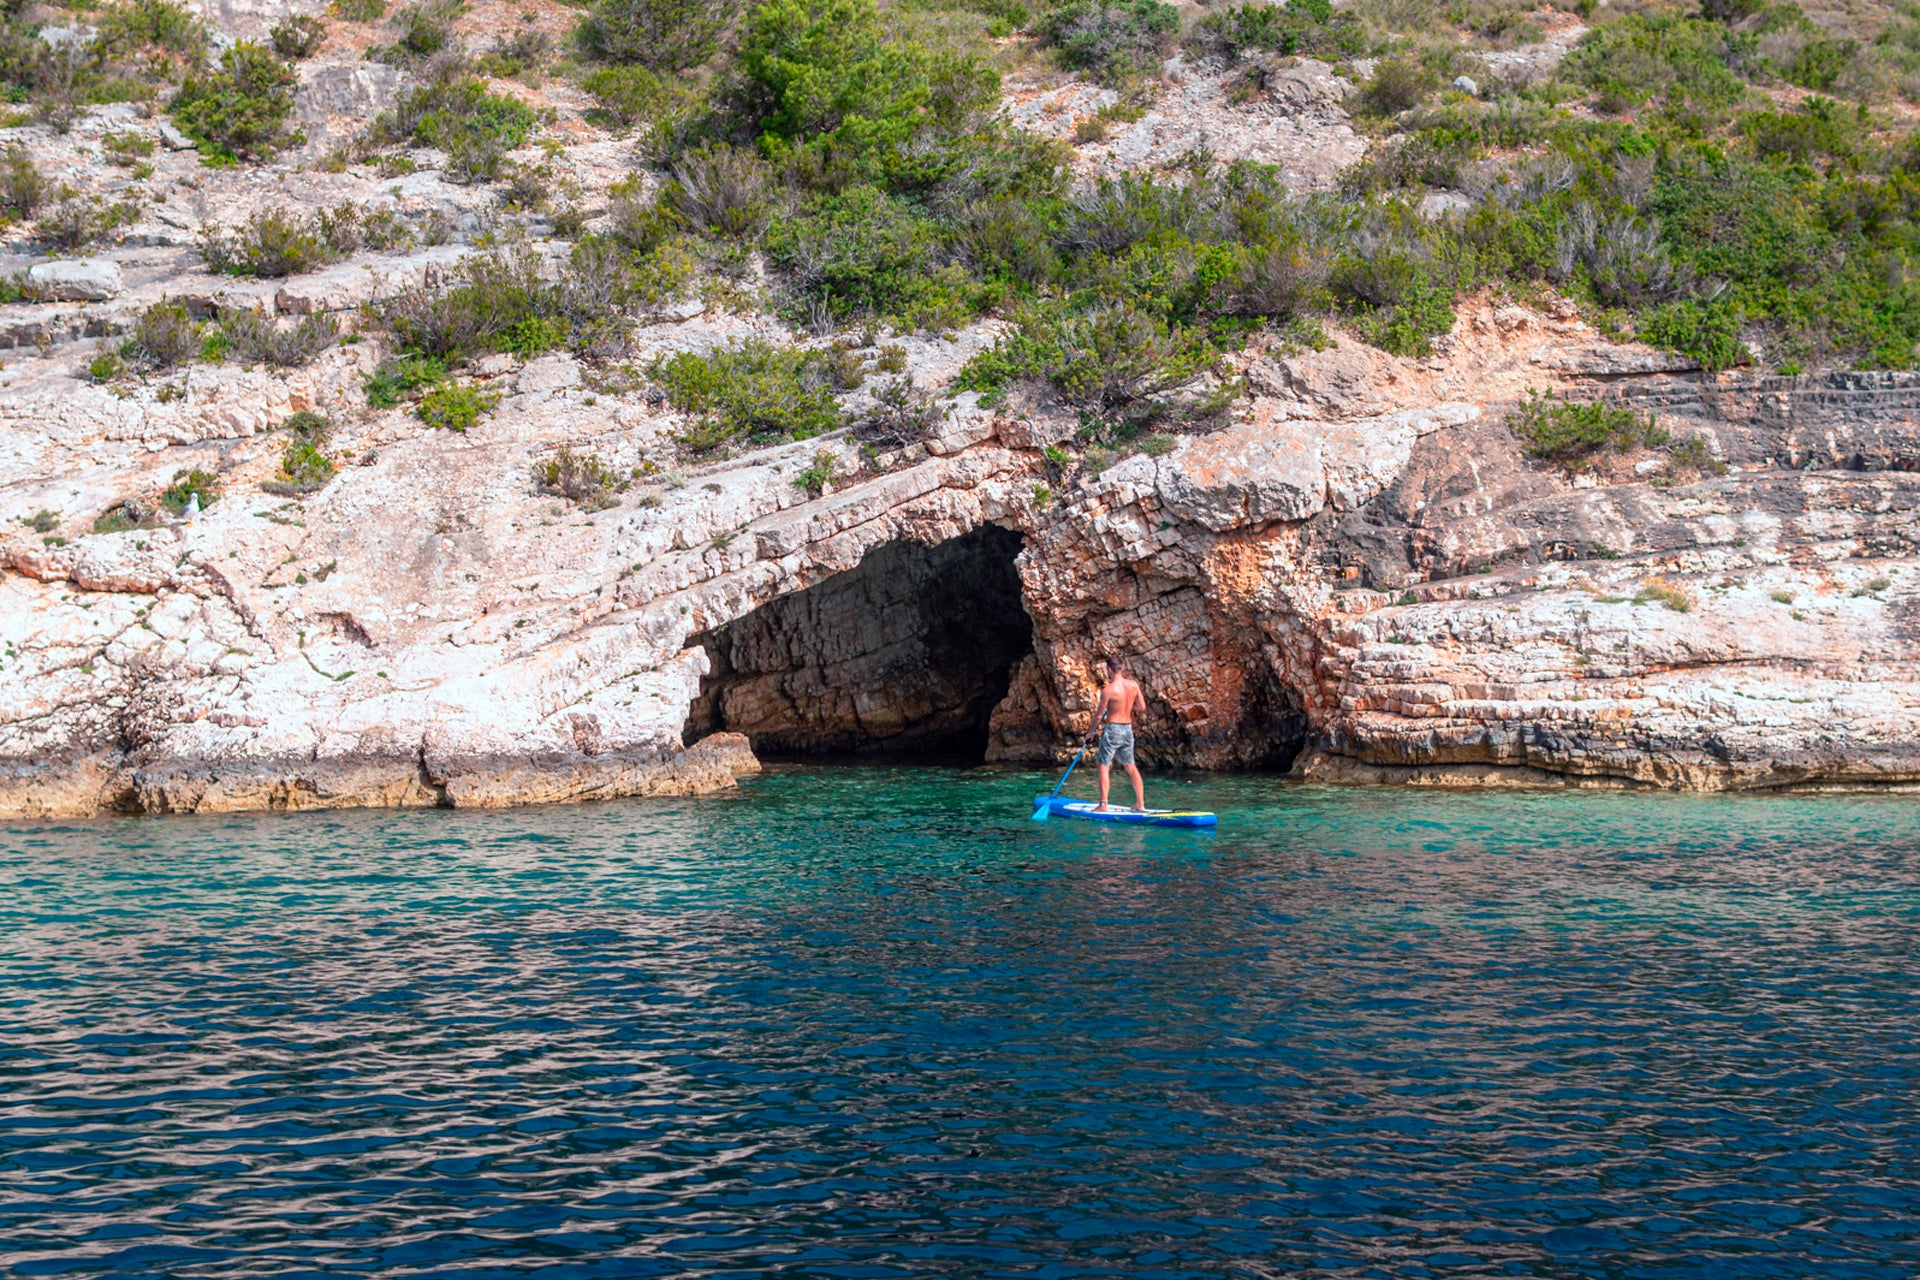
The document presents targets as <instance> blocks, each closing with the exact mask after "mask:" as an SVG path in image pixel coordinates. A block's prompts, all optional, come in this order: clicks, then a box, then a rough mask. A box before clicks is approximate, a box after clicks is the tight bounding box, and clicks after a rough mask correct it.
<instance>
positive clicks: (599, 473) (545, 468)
mask: <svg viewBox="0 0 1920 1280" xmlns="http://www.w3.org/2000/svg"><path fill="white" fill-rule="evenodd" d="M533 483H534V487H535V488H536V489H538V490H539V491H540V492H542V493H550V494H553V495H555V496H556V497H561V498H565V499H567V501H569V502H573V503H576V504H578V505H579V506H580V507H582V508H584V509H585V510H588V511H604V510H605V509H606V508H608V507H611V506H614V505H616V504H617V503H618V502H619V501H620V499H619V497H618V496H617V495H618V494H619V493H620V492H621V491H622V490H624V489H625V488H626V487H627V482H626V481H625V480H623V479H621V478H620V476H619V474H618V473H617V472H615V471H614V470H613V468H611V467H609V466H607V465H606V463H604V462H602V461H601V460H600V459H599V458H598V457H596V456H595V455H593V454H591V453H576V452H574V451H573V450H572V449H571V448H562V449H561V450H560V452H558V453H556V454H555V455H554V456H553V457H551V458H547V459H545V460H543V461H541V462H536V463H534V465H533Z"/></svg>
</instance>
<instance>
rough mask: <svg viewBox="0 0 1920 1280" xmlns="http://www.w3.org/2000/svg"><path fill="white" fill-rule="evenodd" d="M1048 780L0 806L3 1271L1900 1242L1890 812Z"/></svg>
mask: <svg viewBox="0 0 1920 1280" xmlns="http://www.w3.org/2000/svg"><path fill="white" fill-rule="evenodd" d="M1037 782H1039V777H1038V775H1022V774H1017V773H1005V772H1001V773H996V772H992V771H975V772H941V771H935V770H915V771H905V770H902V771H886V770H879V769H861V770H851V769H849V770H818V771H808V772H786V773H781V774H778V775H775V776H771V777H768V778H764V779H762V780H760V781H758V782H756V783H755V784H753V785H751V786H749V787H748V788H747V789H746V790H744V791H743V792H742V793H740V794H738V795H735V796H730V797H725V798H721V799H716V800H703V801H673V802H658V801H653V802H640V803H632V804H617V805H598V806H591V807H582V808H557V809H540V810H522V811H514V812H506V813H481V814H470V813H451V812H421V813H352V814H318V815H311V814H310V815H261V816H249V817H245V818H234V819H186V820H182V819H168V820H124V821H122V820H113V821H99V822H88V823H73V824H66V825H58V826H52V825H29V824H13V825H11V826H8V827H6V828H4V829H0V1268H4V1269H5V1270H6V1271H7V1272H8V1273H10V1274H14V1275H21V1276H29V1275H56V1274H121V1275H147V1276H162V1275H164V1276H183V1277H184V1276H233V1275H269V1274H271V1275H302V1274H304V1275H320V1274H326V1275H354V1274H367V1273H380V1274H382V1275H388V1276H421V1275H435V1276H444V1275H456V1274H457V1275H472V1276H479V1275H496V1276H504V1275H510V1274H521V1273H530V1272H533V1271H536V1270H537V1271H540V1272H541V1273H542V1274H543V1275H546V1276H555V1277H573V1276H615V1275H619V1276H654V1275H660V1276H669V1275H698V1276H721V1275H738V1276H759V1275H781V1276H848V1277H866V1276H875V1277H880V1276H905V1275H935V1276H969V1277H970V1276H1001V1275H1009V1276H1012V1275H1019V1276H1080V1275H1116V1276H1120V1275H1124V1276H1129V1277H1136V1276H1137V1277H1153V1276H1229V1275H1230V1276H1250V1277H1279V1276H1292V1275H1306V1276H1349V1275H1352V1276H1361V1275H1367V1276H1375V1275H1377V1276H1424V1275H1447V1274H1453V1275H1489V1274H1509V1275H1532V1276H1569V1277H1572V1276H1580V1277H1584V1276H1594V1277H1641V1276H1645V1277H1656V1276H1733V1277H1741V1276H1823V1277H1824V1276H1838V1277H1849V1276H1874V1277H1882V1276H1884V1277H1901V1278H1903V1280H1904V1278H1906V1277H1912V1276H1914V1275H1915V1274H1916V1273H1920V1087H1916V1080H1917V1079H1920V1017H1917V1016H1916V1015H1920V996H1917V995H1916V989H1915V979H1916V976H1920V958H1917V957H1916V944H1915V929H1916V924H1917V923H1920V806H1916V805H1915V804H1914V803H1913V802H1912V801H1908V800H1901V799H1897V798H1891V797H1859V798H1846V797H1828V798H1808V799H1785V798H1687V797H1675V796H1605V795H1600V796H1577V795H1576V796H1566V795H1548V794H1539V795H1494V794H1488V795H1435V794H1425V793H1416V792H1403V791H1394V790H1327V789H1314V788H1298V787H1293V786H1289V785H1287V784H1284V783H1280V782H1276V781H1272V780H1259V779H1214V780H1210V781H1206V782H1202V783H1199V784H1195V785H1191V786H1184V787H1179V788H1178V789H1177V790H1176V789H1174V788H1163V789H1162V791H1161V793H1160V796H1159V797H1158V798H1160V799H1163V800H1168V801H1176V802H1178V803H1180V804H1182V805H1206V806H1210V807H1214V808H1217V809H1219V810H1221V811H1222V814H1223V820H1222V825H1221V826H1220V827H1219V828H1218V830H1217V831H1216V832H1214V833H1212V834H1206V833H1195V832H1155V831H1138V830H1110V829H1105V828H1098V827H1093V826H1090V825H1086V824H1075V823H1068V822H1062V821H1054V822H1051V823H1047V824H1036V823H1031V822H1028V821H1027V820H1026V818H1025V814H1026V801H1027V798H1028V797H1031V796H1032V795H1033V794H1034V793H1035V790H1036V783H1037ZM1042 789H1044V788H1042Z"/></svg>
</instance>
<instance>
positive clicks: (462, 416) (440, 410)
mask: <svg viewBox="0 0 1920 1280" xmlns="http://www.w3.org/2000/svg"><path fill="white" fill-rule="evenodd" d="M499 403H500V396H499V395H498V393H496V392H491V391H482V390H481V389H480V388H478V387H469V386H463V385H462V384H460V383H458V382H442V383H440V384H439V385H438V386H436V387H434V388H433V389H432V390H431V391H429V392H427V394H425V395H424V396H421V397H420V403H418V404H416V405H415V406H414V407H413V416H414V417H416V418H418V419H420V421H422V422H424V423H426V424H427V425H428V426H430V427H439V428H442V429H443V430H447V431H465V430H466V429H467V428H468V427H471V426H473V425H474V424H475V423H476V422H478V421H480V418H481V416H482V415H483V414H487V413H491V412H492V411H493V410H494V408H495V407H496V406H497V405H498V404H499Z"/></svg>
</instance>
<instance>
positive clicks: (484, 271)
mask: <svg viewBox="0 0 1920 1280" xmlns="http://www.w3.org/2000/svg"><path fill="white" fill-rule="evenodd" d="M377 309H378V311H379V314H380V317H381V319H383V320H384V321H386V323H387V325H388V326H389V327H390V328H391V329H392V330H393V333H394V336H395V338H396V340H397V341H398V344H399V346H400V347H401V348H402V349H405V350H409V351H414V352H418V353H419V354H421V355H424V356H430V357H433V358H436V359H440V360H452V359H455V358H457V357H460V356H463V355H467V354H469V353H473V352H479V351H487V350H492V349H494V348H495V346H496V345H497V344H498V343H499V342H500V340H501V339H502V338H503V336H504V335H505V334H506V333H507V332H508V331H509V330H512V329H513V328H514V326H515V325H518V324H520V323H521V322H522V321H525V320H527V319H529V318H530V317H546V318H553V317H554V316H555V315H556V314H557V312H558V309H559V308H558V300H557V299H556V298H555V297H554V294H553V288H552V286H551V284H550V283H549V282H548V281H547V280H546V279H544V278H543V277H542V275H541V272H540V263H539V260H538V259H537V258H536V257H535V255H534V254H533V253H532V252H531V251H522V252H520V253H517V254H505V253H497V254H477V255H475V256H473V257H470V258H468V259H466V260H465V261H464V262H462V263H461V265H460V271H459V274H458V275H457V276H456V277H455V278H454V279H453V280H451V281H447V282H443V283H422V284H419V285H415V286H413V287H410V288H407V289H403V290H402V291H400V292H399V293H397V294H395V295H394V296H392V297H390V298H387V299H386V300H384V301H383V302H381V303H380V304H379V306H378V308H377Z"/></svg>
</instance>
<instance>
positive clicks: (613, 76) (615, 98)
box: [580, 66, 667, 126]
mask: <svg viewBox="0 0 1920 1280" xmlns="http://www.w3.org/2000/svg"><path fill="white" fill-rule="evenodd" d="M580 87H581V88H582V89H584V90H586V91H587V93H588V94H589V95H590V96H591V97H592V98H593V100H594V103H595V105H597V106H598V107H599V108H600V110H601V111H604V112H605V113H606V114H607V115H608V116H610V117H611V118H612V119H613V120H614V121H616V122H617V123H619V124H622V125H627V126H632V125H636V124H638V123H640V122H641V121H642V120H645V119H647V118H648V117H649V116H651V115H653V113H654V112H656V111H658V110H659V109H660V108H661V107H662V106H664V105H665V104H666V101H667V86H666V85H665V84H664V83H662V82H661V80H660V77H659V76H657V75H655V74H653V72H651V71H649V70H647V69H646V68H645V67H626V66H621V67H601V68H600V69H599V70H597V71H595V72H594V73H593V74H592V75H590V76H588V77H587V78H586V79H585V80H582V81H581V82H580Z"/></svg>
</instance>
